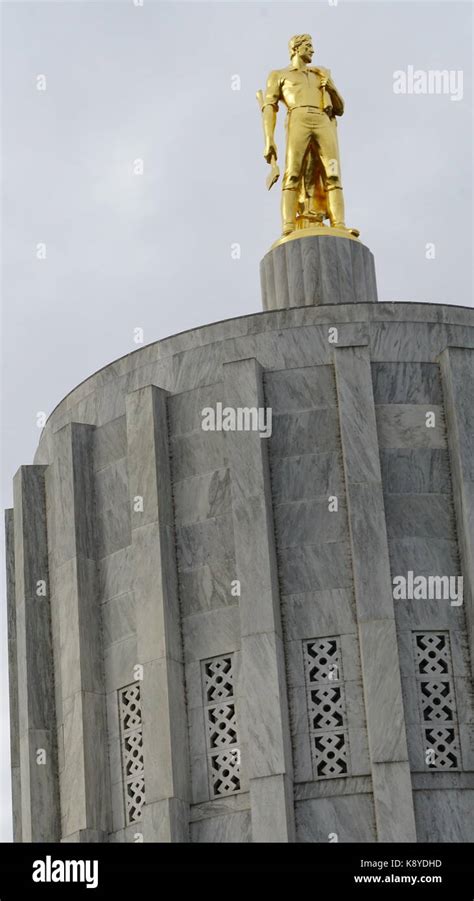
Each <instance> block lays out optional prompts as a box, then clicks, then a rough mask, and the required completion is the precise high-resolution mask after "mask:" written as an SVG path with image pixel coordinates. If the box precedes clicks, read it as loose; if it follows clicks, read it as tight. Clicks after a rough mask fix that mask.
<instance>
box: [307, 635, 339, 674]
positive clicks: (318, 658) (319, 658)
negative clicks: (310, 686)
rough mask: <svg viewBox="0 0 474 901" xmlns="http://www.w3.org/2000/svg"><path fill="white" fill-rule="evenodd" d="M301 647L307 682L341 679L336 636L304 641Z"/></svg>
mask: <svg viewBox="0 0 474 901" xmlns="http://www.w3.org/2000/svg"><path fill="white" fill-rule="evenodd" d="M303 649H304V662H305V672H306V678H307V681H308V683H312V682H339V681H341V679H342V674H341V654H340V650H339V642H338V640H337V638H318V639H316V640H312V641H306V642H305V643H304V645H303Z"/></svg>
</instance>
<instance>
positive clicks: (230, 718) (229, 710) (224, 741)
mask: <svg viewBox="0 0 474 901" xmlns="http://www.w3.org/2000/svg"><path fill="white" fill-rule="evenodd" d="M207 726H208V730H209V744H210V746H211V748H222V747H226V745H234V744H235V743H236V742H237V726H236V722H235V708H234V705H233V704H225V705H222V704H221V705H220V706H219V707H210V708H209V709H208V717H207Z"/></svg>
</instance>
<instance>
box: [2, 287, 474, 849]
mask: <svg viewBox="0 0 474 901" xmlns="http://www.w3.org/2000/svg"><path fill="white" fill-rule="evenodd" d="M473 398H474V315H473V311H472V310H467V309H463V308H458V307H451V306H438V305H428V304H415V303H378V304H364V303H357V304H342V305H338V306H330V307H329V306H328V307H324V306H321V307H306V308H295V309H287V310H280V311H274V312H266V313H261V314H256V315H252V316H247V317H242V318H239V319H235V320H229V321H226V322H222V323H217V324H214V325H210V326H206V327H203V328H200V329H196V330H193V331H190V332H186V333H183V334H181V335H177V336H175V337H173V338H169V339H166V340H164V341H160V342H157V343H156V344H153V345H149V346H147V347H145V348H143V349H141V350H139V351H136V352H135V353H133V354H130V355H129V356H127V357H124V358H122V359H121V360H118V361H116V362H115V363H112V364H110V365H109V366H107V367H105V369H103V370H101V371H100V372H98V373H97V374H96V375H94V376H92V377H91V378H89V379H87V380H86V381H85V382H83V383H82V384H81V385H80V386H79V387H78V388H76V389H75V390H74V391H72V392H71V393H70V394H69V395H68V396H67V397H66V398H65V399H64V400H63V401H62V402H61V403H60V404H59V406H58V407H57V408H56V410H55V411H54V412H53V414H52V415H51V417H50V418H49V420H48V423H47V425H46V427H45V429H44V430H43V433H42V436H41V440H40V444H39V448H38V451H37V454H36V457H35V461H34V465H33V466H25V467H21V469H20V470H19V472H18V473H17V475H16V476H15V494H14V498H15V500H14V511H8V512H7V535H8V536H9V542H8V547H9V561H10V566H9V623H10V627H9V628H10V631H9V635H10V671H11V710H12V773H13V786H14V811H15V838H16V839H17V840H24V841H30V840H55V839H57V838H58V837H61V838H62V839H63V840H67V841H107V840H111V841H134V840H137V834H139V835H142V836H143V837H144V840H145V841H155V840H159V841H167V840H171V841H196V842H200V841H264V840H270V841H294V840H296V841H317V842H327V841H334V840H336V839H335V837H334V836H337V840H339V841H368V842H371V841H395V840H396V841H411V840H416V839H417V840H419V841H433V840H439V841H460V840H463V841H467V840H471V841H472V840H473V838H474V835H473V833H472V828H473V827H472V818H469V816H468V810H469V808H471V809H472V798H473V788H474V773H473V769H474V747H473V745H474V742H473V712H472V692H471V686H472V682H471V677H472V669H471V667H472V661H473V656H474V655H473V644H472V634H473V632H472V630H473V619H474V615H473V588H474V560H473V555H474V551H473V548H474V525H473V524H474V469H473V466H474V464H473V460H474V435H473V423H474V401H473ZM217 404H222V405H223V407H231V408H232V409H234V410H237V409H240V410H242V409H244V408H262V409H264V410H267V409H268V408H271V410H272V434H271V437H269V438H261V437H260V436H259V434H258V433H257V432H255V431H245V430H244V431H205V430H203V428H202V420H203V417H202V411H203V409H204V408H206V407H211V408H213V409H214V410H215V409H216V405H217ZM410 571H411V572H413V573H414V574H415V575H420V576H421V575H424V576H426V577H428V576H430V575H431V576H451V577H456V576H459V575H461V574H462V576H463V579H464V595H463V602H462V603H460V604H458V603H457V601H456V599H454V601H455V602H454V603H453V602H452V599H446V600H443V599H436V598H435V599H432V600H422V599H417V600H412V601H410V600H395V601H394V600H393V596H392V580H393V578H394V577H396V576H407V574H408V573H409V572H410ZM43 583H44V584H43ZM453 584H456V585H457V584H458V583H457V582H456V583H453ZM38 748H40V749H43V750H45V759H46V763H45V764H44V765H43V766H38V765H37V764H36V762H35V761H36V759H37V752H38Z"/></svg>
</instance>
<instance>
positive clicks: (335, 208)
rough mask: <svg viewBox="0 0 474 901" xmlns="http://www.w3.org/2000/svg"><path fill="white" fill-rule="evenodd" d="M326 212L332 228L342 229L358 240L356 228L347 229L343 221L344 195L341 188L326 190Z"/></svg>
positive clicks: (358, 233)
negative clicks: (327, 211)
mask: <svg viewBox="0 0 474 901" xmlns="http://www.w3.org/2000/svg"><path fill="white" fill-rule="evenodd" d="M328 210H329V221H330V223H331V225H332V227H333V228H343V229H344V231H348V232H349V233H350V234H351V235H354V237H355V238H358V237H359V235H360V232H359V230H358V229H357V228H348V227H347V225H346V223H345V221H344V195H343V193H342V188H329V189H328Z"/></svg>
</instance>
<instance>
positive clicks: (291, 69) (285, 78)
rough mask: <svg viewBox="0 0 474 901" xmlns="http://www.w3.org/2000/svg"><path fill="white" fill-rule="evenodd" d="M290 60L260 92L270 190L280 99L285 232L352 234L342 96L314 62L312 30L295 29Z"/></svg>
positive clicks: (275, 172) (275, 169)
mask: <svg viewBox="0 0 474 901" xmlns="http://www.w3.org/2000/svg"><path fill="white" fill-rule="evenodd" d="M289 50H290V58H291V63H290V65H289V66H287V67H286V68H285V69H275V70H274V71H273V72H270V75H269V76H268V80H267V86H266V89H265V94H264V93H263V92H262V91H258V93H257V100H258V102H259V104H260V107H261V110H262V118H263V130H264V133H265V150H264V157H265V159H266V161H267V163H269V164H270V165H271V167H272V168H271V172H270V175H269V177H268V179H267V187H268V188H269V189H270V188H271V187H272V185H274V184H275V182H276V181H277V179H278V177H279V174H280V171H279V169H278V166H277V162H276V161H277V148H276V145H275V139H274V132H275V125H276V116H277V112H278V104H279V102H280V101H282V102H283V103H284V104H285V106H286V107H287V110H288V112H287V117H286V122H285V128H286V160H285V174H284V176H283V185H282V203H281V210H282V222H283V235H284V236H286V235H289V234H291V233H292V232H293V231H295V229H297V228H298V229H299V228H307V227H309V226H317V227H321V228H324V227H325V226H324V220H325V219H329V222H330V224H331V226H332V228H335V229H339V230H342V231H343V232H345V233H346V234H347V233H349V234H351V235H352V236H354V237H357V236H358V235H359V232H358V230H357V229H355V228H347V227H346V224H345V221H344V196H343V193H342V182H341V166H340V162H339V147H338V141H337V123H336V116H342V114H343V112H344V101H343V99H342V97H341V95H340V94H339V91H338V90H337V88H336V85H335V84H334V82H333V80H332V78H331V73H330V71H329V69H323V68H316V67H315V66H310V65H309V63H311V60H312V58H313V53H314V50H313V42H312V39H311V36H310V35H309V34H297V35H295V37H293V38H291V41H290V43H289Z"/></svg>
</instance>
